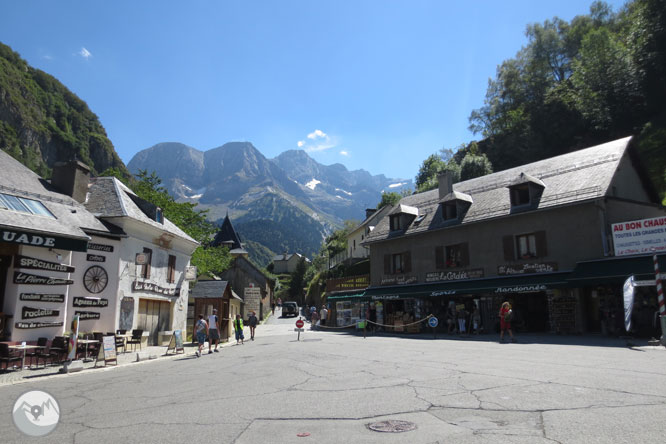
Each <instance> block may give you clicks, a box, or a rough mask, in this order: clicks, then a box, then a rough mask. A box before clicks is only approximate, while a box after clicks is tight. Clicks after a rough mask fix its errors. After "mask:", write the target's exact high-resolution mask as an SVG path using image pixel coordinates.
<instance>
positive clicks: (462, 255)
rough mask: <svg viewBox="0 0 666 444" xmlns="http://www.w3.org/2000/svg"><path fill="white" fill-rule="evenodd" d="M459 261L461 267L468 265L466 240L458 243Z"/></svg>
mask: <svg viewBox="0 0 666 444" xmlns="http://www.w3.org/2000/svg"><path fill="white" fill-rule="evenodd" d="M460 262H461V263H460V266H462V267H466V266H468V265H469V244H468V243H467V242H465V243H464V244H460Z"/></svg>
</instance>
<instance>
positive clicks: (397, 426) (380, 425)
mask: <svg viewBox="0 0 666 444" xmlns="http://www.w3.org/2000/svg"><path fill="white" fill-rule="evenodd" d="M367 427H368V428H369V429H370V430H374V431H375V432H388V433H400V432H409V431H411V430H415V429H416V424H414V423H413V422H409V421H398V420H395V419H390V420H388V421H380V422H371V423H370V424H367Z"/></svg>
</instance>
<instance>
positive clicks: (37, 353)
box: [25, 338, 49, 367]
mask: <svg viewBox="0 0 666 444" xmlns="http://www.w3.org/2000/svg"><path fill="white" fill-rule="evenodd" d="M48 343H49V339H48V338H39V339H37V345H38V346H39V347H40V348H35V349H33V350H32V351H31V352H29V353H26V354H25V357H26V358H30V367H32V364H33V363H34V362H35V361H37V367H39V359H40V358H43V359H44V367H46V355H45V353H46V345H47V344H48Z"/></svg>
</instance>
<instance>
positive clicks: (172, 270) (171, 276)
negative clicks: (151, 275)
mask: <svg viewBox="0 0 666 444" xmlns="http://www.w3.org/2000/svg"><path fill="white" fill-rule="evenodd" d="M167 278H168V281H169V283H173V282H174V281H175V280H176V256H172V255H169V273H168V276H167Z"/></svg>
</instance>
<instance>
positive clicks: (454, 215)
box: [444, 203, 458, 220]
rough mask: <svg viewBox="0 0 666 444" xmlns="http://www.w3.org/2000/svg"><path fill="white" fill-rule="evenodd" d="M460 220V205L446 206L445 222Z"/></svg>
mask: <svg viewBox="0 0 666 444" xmlns="http://www.w3.org/2000/svg"><path fill="white" fill-rule="evenodd" d="M453 219H458V205H456V204H455V203H451V204H446V205H444V220H453Z"/></svg>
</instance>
